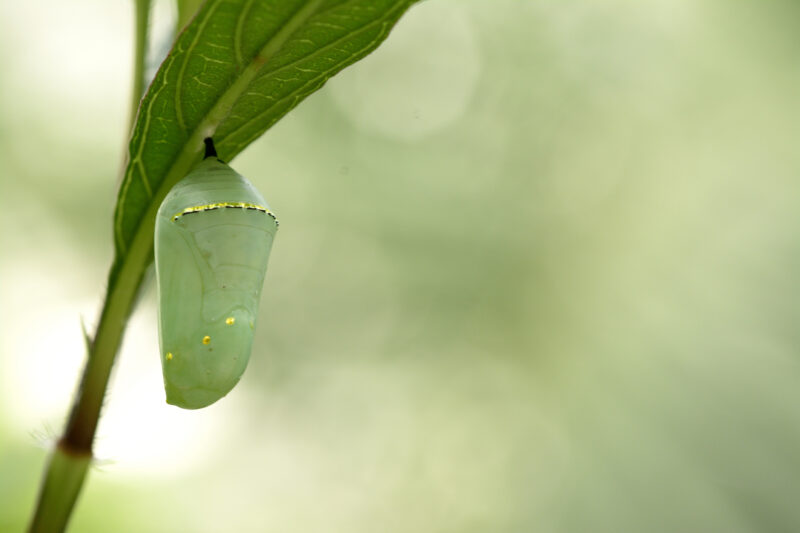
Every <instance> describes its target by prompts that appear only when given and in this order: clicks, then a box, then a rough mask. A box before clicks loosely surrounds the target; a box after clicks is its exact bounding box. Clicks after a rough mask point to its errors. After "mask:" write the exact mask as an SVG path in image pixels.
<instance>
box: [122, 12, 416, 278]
mask: <svg viewBox="0 0 800 533" xmlns="http://www.w3.org/2000/svg"><path fill="white" fill-rule="evenodd" d="M413 2H414V0H269V1H254V0H238V1H237V0H227V1H222V0H209V1H207V2H206V3H205V4H203V6H202V8H201V9H200V11H199V12H198V13H197V16H196V17H195V18H194V19H193V20H192V22H191V23H190V24H189V26H188V27H187V28H186V30H185V31H184V32H183V33H181V34H180V35H179V37H178V39H177V41H176V42H175V45H174V47H173V49H172V51H171V52H170V53H169V55H168V56H167V58H166V59H165V60H164V63H163V64H162V65H161V68H160V69H159V71H158V73H157V74H156V76H155V79H154V80H153V83H152V84H151V86H150V88H149V90H148V91H147V94H146V95H145V97H144V99H143V100H142V103H141V105H140V107H139V113H138V116H137V120H136V125H135V127H134V129H133V133H132V137H131V142H130V147H129V157H128V164H127V169H126V172H125V176H124V178H123V181H122V184H121V187H120V191H119V197H118V200H117V207H116V212H115V216H114V237H115V246H116V260H115V265H114V267H113V268H112V272H111V276H110V279H109V288H112V287H113V285H114V284H115V282H116V278H117V277H118V275H119V273H120V271H121V269H122V268H123V266H125V265H124V263H125V261H126V259H127V258H128V256H129V255H131V254H132V251H133V248H137V249H136V253H135V254H134V255H135V256H136V257H137V262H145V263H146V262H147V261H148V260H149V258H150V257H151V250H152V241H153V235H152V233H153V227H152V226H153V224H152V222H153V219H154V216H155V212H156V210H157V208H158V205H159V204H160V202H161V201H162V199H163V198H164V196H165V195H166V194H167V192H168V191H169V189H170V188H171V187H172V186H173V185H174V184H175V183H176V182H177V181H179V180H180V179H181V178H182V177H183V176H184V175H185V174H186V173H187V172H188V170H189V169H190V168H191V167H192V165H193V164H194V163H195V162H197V161H198V160H199V159H200V152H201V147H202V139H203V138H204V137H207V136H213V137H214V140H215V143H216V145H217V150H218V152H219V155H220V157H221V158H222V159H223V160H226V161H230V160H231V159H232V158H233V157H234V156H235V155H236V154H238V153H239V152H241V151H242V150H243V149H244V148H245V147H246V146H247V145H248V144H250V143H251V142H253V141H254V140H255V139H257V138H258V137H259V136H260V135H261V134H263V133H264V132H265V131H266V130H267V129H268V128H269V127H270V126H272V125H273V124H275V122H277V121H278V120H279V119H280V118H281V117H282V116H283V115H285V114H286V113H287V112H288V111H290V110H291V109H292V108H293V107H294V106H296V105H297V104H298V103H299V102H300V101H302V100H303V99H304V98H305V97H306V96H308V95H309V94H311V93H313V92H314V91H316V90H317V89H319V88H320V87H322V85H323V84H324V83H325V82H326V81H327V80H328V78H330V77H331V76H333V75H334V74H336V73H337V72H339V71H340V70H341V69H343V68H344V67H346V66H348V65H350V64H352V63H354V62H355V61H357V60H359V59H361V58H363V57H364V56H366V55H367V54H369V53H370V52H371V51H372V50H374V49H375V48H376V47H377V46H378V45H379V44H380V43H381V42H382V41H383V39H385V38H386V36H387V35H388V33H389V31H390V30H391V28H392V26H393V25H394V24H395V22H397V20H398V18H399V17H400V16H401V15H402V14H403V12H404V11H405V10H406V9H407V8H408V7H409V6H410V5H411V4H412V3H413ZM145 255H147V257H144V256H145ZM133 270H138V271H139V272H138V274H139V275H140V274H141V269H133ZM130 274H134V272H130Z"/></svg>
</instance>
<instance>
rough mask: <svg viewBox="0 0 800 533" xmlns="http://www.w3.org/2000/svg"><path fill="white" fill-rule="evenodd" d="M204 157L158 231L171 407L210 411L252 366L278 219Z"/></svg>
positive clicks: (209, 155) (171, 200)
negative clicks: (257, 319) (251, 355)
mask: <svg viewBox="0 0 800 533" xmlns="http://www.w3.org/2000/svg"><path fill="white" fill-rule="evenodd" d="M205 142H206V153H205V159H203V161H202V162H200V163H198V164H197V166H195V167H194V169H192V171H191V172H189V174H188V175H187V176H186V177H185V178H183V179H182V180H181V181H180V182H178V183H177V184H176V185H175V186H174V187H173V188H172V190H171V191H170V192H169V194H167V196H166V198H164V202H163V203H162V204H161V207H160V208H159V209H158V215H157V216H156V227H155V262H156V282H157V284H158V316H159V344H160V347H161V365H162V369H163V373H164V388H165V390H166V394H167V403H170V404H172V405H177V406H178V407H183V408H185V409H199V408H201V407H206V406H207V405H210V404H212V403H214V402H216V401H217V400H219V399H220V398H222V397H223V396H225V395H226V394H228V392H230V390H231V389H232V388H233V387H234V385H236V383H237V382H238V381H239V378H240V377H241V375H242V373H243V372H244V369H245V367H246V366H247V361H248V359H249V358H250V348H251V345H252V342H253V329H254V327H255V321H256V314H257V312H258V302H259V298H260V296H261V287H262V286H263V284H264V274H265V273H266V270H267V260H268V259H269V252H270V248H271V247H272V240H273V238H274V237H275V232H276V230H277V229H278V222H277V220H276V219H275V217H274V216H273V214H272V212H271V211H270V210H269V207H268V206H267V203H266V202H265V201H264V198H263V197H262V196H261V194H259V192H258V191H257V190H256V188H255V187H253V185H252V184H251V183H250V182H249V181H247V180H246V179H245V178H244V177H242V176H240V175H239V174H237V173H236V172H234V171H233V169H231V167H229V166H228V165H226V164H225V163H223V162H222V161H220V160H219V159H217V157H216V156H217V154H216V151H215V150H214V143H213V141H212V140H211V139H210V138H209V139H206V141H205Z"/></svg>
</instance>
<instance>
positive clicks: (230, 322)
mask: <svg viewBox="0 0 800 533" xmlns="http://www.w3.org/2000/svg"><path fill="white" fill-rule="evenodd" d="M234 322H236V319H235V318H233V317H232V316H229V317H228V318H226V319H225V323H226V324H228V325H229V326H232V325H233V323H234Z"/></svg>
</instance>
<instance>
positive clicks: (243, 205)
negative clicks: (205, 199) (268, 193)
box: [171, 202, 278, 226]
mask: <svg viewBox="0 0 800 533" xmlns="http://www.w3.org/2000/svg"><path fill="white" fill-rule="evenodd" d="M223 208H229V209H252V210H253V211H261V212H262V213H266V214H268V215H269V216H271V217H272V218H273V220H275V225H276V226H277V225H278V219H277V218H275V215H274V214H272V211H270V210H269V209H267V208H266V207H264V206H263V205H258V204H250V203H247V202H219V203H216V204H206V205H196V206H193V207H187V208H186V209H184V210H183V211H181V212H180V213H175V214H174V215H172V218H171V220H172V221H173V222H175V221H176V220H178V219H179V218H181V217H182V216H183V215H188V214H190V213H202V212H203V211H213V210H214V209H223Z"/></svg>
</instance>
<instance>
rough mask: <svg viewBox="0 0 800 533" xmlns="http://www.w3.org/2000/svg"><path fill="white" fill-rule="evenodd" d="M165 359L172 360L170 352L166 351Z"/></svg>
mask: <svg viewBox="0 0 800 533" xmlns="http://www.w3.org/2000/svg"><path fill="white" fill-rule="evenodd" d="M167 361H172V352H167Z"/></svg>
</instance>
